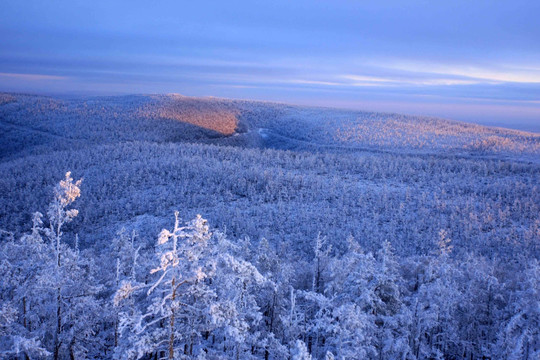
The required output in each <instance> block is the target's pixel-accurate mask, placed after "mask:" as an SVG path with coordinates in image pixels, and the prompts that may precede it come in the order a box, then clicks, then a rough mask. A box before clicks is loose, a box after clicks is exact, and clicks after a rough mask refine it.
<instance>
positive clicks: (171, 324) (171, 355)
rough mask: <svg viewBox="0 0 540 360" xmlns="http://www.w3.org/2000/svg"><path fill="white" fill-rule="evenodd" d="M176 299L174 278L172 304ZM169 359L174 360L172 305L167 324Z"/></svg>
mask: <svg viewBox="0 0 540 360" xmlns="http://www.w3.org/2000/svg"><path fill="white" fill-rule="evenodd" d="M175 298H176V282H175V278H173V279H172V298H171V301H172V302H174V300H175ZM169 359H170V360H172V359H174V304H173V306H171V319H170V323H169Z"/></svg>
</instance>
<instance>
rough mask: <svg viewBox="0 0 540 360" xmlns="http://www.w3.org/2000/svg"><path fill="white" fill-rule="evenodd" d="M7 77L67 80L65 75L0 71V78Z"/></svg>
mask: <svg viewBox="0 0 540 360" xmlns="http://www.w3.org/2000/svg"><path fill="white" fill-rule="evenodd" d="M2 77H3V78H8V79H15V80H25V81H43V80H67V79H68V77H67V76H56V75H45V74H19V73H0V78H2Z"/></svg>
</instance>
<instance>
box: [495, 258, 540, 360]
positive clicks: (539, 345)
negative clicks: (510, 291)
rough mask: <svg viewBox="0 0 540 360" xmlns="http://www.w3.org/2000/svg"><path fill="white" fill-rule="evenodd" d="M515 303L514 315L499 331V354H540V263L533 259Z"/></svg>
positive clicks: (508, 359)
mask: <svg viewBox="0 0 540 360" xmlns="http://www.w3.org/2000/svg"><path fill="white" fill-rule="evenodd" d="M523 275H524V276H523V278H522V279H520V280H521V286H520V287H519V290H518V291H517V292H516V294H515V296H516V299H515V302H513V303H512V305H511V311H512V313H513V315H512V316H511V318H510V319H509V320H508V321H507V322H506V323H505V325H504V327H502V328H501V330H500V333H499V341H498V344H497V345H498V348H499V356H500V357H501V359H505V360H517V359H520V360H521V359H523V360H532V359H538V358H540V264H539V262H538V261H537V260H532V261H531V262H530V264H529V266H528V268H527V270H526V271H525V272H524V274H523Z"/></svg>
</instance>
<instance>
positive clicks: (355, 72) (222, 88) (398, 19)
mask: <svg viewBox="0 0 540 360" xmlns="http://www.w3.org/2000/svg"><path fill="white" fill-rule="evenodd" d="M0 13H1V14H3V15H2V20H1V21H0V49H1V51H0V90H2V91H21V92H34V93H51V94H125V93H169V92H176V93H181V94H184V95H192V96H219V97H229V98H244V99H259V100H272V101H283V102H288V103H296V104H311V105H321V106H337V107H346V108H354V109H364V110H376V111H388V112H401V113H411V114H426V115H434V116H440V117H446V118H452V119H457V120H464V121H474V122H479V123H485V124H490V125H501V126H507V127H514V128H523V129H529V130H534V131H539V132H540V26H539V25H538V23H539V21H540V20H538V19H540V1H520V0H513V1H497V0H490V1H483V0H475V1H460V0H453V1H435V0H431V1H415V0H407V1H382V0H380V1H361V0H349V1H340V0H333V1H317V0H311V1H306V0H294V1H290V0H288V1H282V0H273V1H257V0H245V1H234V0H233V1H197V2H195V1H167V0H161V1H157V0H146V1H138V0H130V1H112V0H109V1H100V0H94V1H73V0H70V1H67V0H66V1H58V0H48V1H43V0H40V1H26V0H16V1H15V0H3V1H2V2H0Z"/></svg>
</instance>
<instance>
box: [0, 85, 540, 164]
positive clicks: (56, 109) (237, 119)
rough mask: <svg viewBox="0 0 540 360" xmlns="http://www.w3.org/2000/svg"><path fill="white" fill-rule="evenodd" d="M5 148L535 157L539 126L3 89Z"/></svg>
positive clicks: (9, 152) (3, 153) (9, 151)
mask: <svg viewBox="0 0 540 360" xmlns="http://www.w3.org/2000/svg"><path fill="white" fill-rule="evenodd" d="M0 128H1V129H2V130H3V131H2V134H1V135H0V136H1V137H0V142H1V143H2V144H3V146H2V150H0V157H1V158H14V157H17V156H24V155H25V154H38V153H42V152H43V151H55V150H66V149H72V148H74V147H75V148H81V147H85V146H89V145H90V146H93V145H97V144H110V143H117V142H124V141H151V142H158V143H164V142H183V141H188V142H203V143H214V144H222V145H234V146H243V147H271V148H276V149H290V150H306V151H342V150H344V151H356V150H360V151H362V150H363V151H366V150H367V151H388V152H400V153H403V152H407V153H415V154H418V153H423V154H452V155H454V154H459V155H477V156H478V155H482V156H486V155H487V156H491V155H496V156H510V157H512V158H521V159H528V160H535V159H537V158H538V156H539V155H540V134H534V133H527V132H522V131H516V130H508V129H501V128H489V127H484V126H480V125H474V124H467V123H460V122H453V121H448V120H441V119H435V118H426V117H416V116H405V115H399V114H384V113H369V112H359V111H345V110H338V109H329V108H308V107H298V106H290V105H283V104H275V103H266V102H253V101H238V100H226V99H215V98H190V97H184V96H181V95H176V94H170V95H132V96H118V97H96V98H77V99H60V98H51V97H44V96H30V95H19V94H1V95H0Z"/></svg>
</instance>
